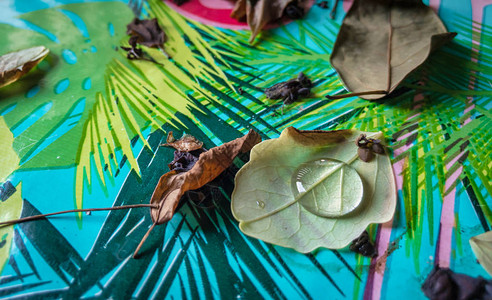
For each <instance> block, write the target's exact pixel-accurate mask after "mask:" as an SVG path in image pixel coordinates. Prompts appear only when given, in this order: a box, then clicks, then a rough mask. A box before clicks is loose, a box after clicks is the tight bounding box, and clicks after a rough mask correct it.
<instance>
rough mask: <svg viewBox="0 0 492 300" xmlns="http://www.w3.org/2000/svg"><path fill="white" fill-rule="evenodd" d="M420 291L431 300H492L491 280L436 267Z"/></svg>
mask: <svg viewBox="0 0 492 300" xmlns="http://www.w3.org/2000/svg"><path fill="white" fill-rule="evenodd" d="M422 291H423V292H424V294H425V295H426V296H427V297H429V298H430V299H431V300H466V299H476V300H486V299H487V300H488V299H492V280H486V279H484V278H483V277H480V276H479V277H477V278H475V277H471V276H468V275H465V274H460V273H455V272H453V271H452V270H450V269H448V268H440V267H439V266H436V267H435V268H434V270H432V272H431V273H430V274H429V276H427V279H426V280H425V282H424V284H423V285H422Z"/></svg>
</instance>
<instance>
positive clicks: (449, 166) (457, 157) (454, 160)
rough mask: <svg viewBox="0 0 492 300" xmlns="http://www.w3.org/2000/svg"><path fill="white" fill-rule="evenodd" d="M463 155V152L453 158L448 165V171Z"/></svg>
mask: <svg viewBox="0 0 492 300" xmlns="http://www.w3.org/2000/svg"><path fill="white" fill-rule="evenodd" d="M462 153H463V152H461V153H460V154H458V155H456V157H455V158H453V159H452V160H451V161H450V162H448V163H447V164H446V169H448V170H449V169H451V167H452V166H453V165H454V164H455V163H456V162H457V161H458V159H459V158H460V156H461V154H462Z"/></svg>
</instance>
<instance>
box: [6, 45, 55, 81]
mask: <svg viewBox="0 0 492 300" xmlns="http://www.w3.org/2000/svg"><path fill="white" fill-rule="evenodd" d="M49 52H50V51H49V50H48V48H46V47H44V46H37V47H32V48H28V49H23V50H19V51H16V52H10V53H7V54H5V55H2V56H0V88H1V87H3V86H6V85H9V84H11V83H13V82H15V81H17V80H18V79H19V78H20V77H22V76H23V75H24V74H26V73H27V72H29V71H30V70H31V69H32V68H34V67H35V66H36V65H37V64H38V63H39V62H40V61H42V60H43V59H44V58H45V57H46V56H47V55H48V53H49Z"/></svg>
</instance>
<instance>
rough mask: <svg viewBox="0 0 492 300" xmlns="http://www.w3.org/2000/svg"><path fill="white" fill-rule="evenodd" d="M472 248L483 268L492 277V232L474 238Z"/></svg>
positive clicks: (471, 243) (471, 240) (471, 242)
mask: <svg viewBox="0 0 492 300" xmlns="http://www.w3.org/2000/svg"><path fill="white" fill-rule="evenodd" d="M470 246H471V248H472V250H473V253H475V256H476V257H477V259H478V261H479V262H480V264H481V265H482V267H483V268H484V269H485V270H486V271H487V272H488V273H489V274H490V275H492V231H487V232H485V233H482V234H480V235H477V236H474V237H472V238H471V239H470Z"/></svg>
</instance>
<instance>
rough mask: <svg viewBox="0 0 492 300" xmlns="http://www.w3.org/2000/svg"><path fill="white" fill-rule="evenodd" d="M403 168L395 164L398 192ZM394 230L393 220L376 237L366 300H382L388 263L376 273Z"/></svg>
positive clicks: (406, 148)
mask: <svg viewBox="0 0 492 300" xmlns="http://www.w3.org/2000/svg"><path fill="white" fill-rule="evenodd" d="M415 98H416V97H415ZM415 98H414V100H415ZM419 115H420V113H418V114H415V115H413V116H411V117H409V118H407V121H408V120H410V119H412V118H414V117H416V116H419ZM410 134H411V133H410ZM406 136H408V134H405V135H402V136H400V137H398V139H397V141H401V140H404V139H405V138H406ZM410 147H411V146H407V145H405V146H403V147H400V148H398V149H396V150H395V152H394V154H395V156H398V155H400V154H402V153H403V152H405V151H407V150H408V149H410ZM403 168H404V160H400V161H398V162H396V163H394V164H393V172H394V173H395V181H396V188H397V190H402V189H403ZM392 229H393V219H391V220H390V221H388V222H386V223H384V224H382V225H381V227H380V228H379V231H378V235H377V237H376V241H377V243H376V245H377V247H378V256H377V257H375V258H373V259H372V260H371V267H372V268H371V271H370V273H369V277H368V279H367V284H366V288H365V291H364V300H372V299H374V300H376V299H380V298H381V289H382V288H383V280H384V273H385V269H386V261H381V267H379V268H378V272H376V262H377V261H378V259H379V258H381V257H382V256H383V255H384V254H385V252H386V250H388V247H389V244H390V239H391V231H392Z"/></svg>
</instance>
